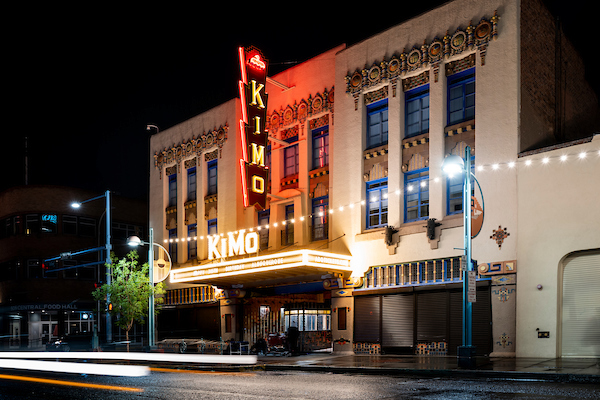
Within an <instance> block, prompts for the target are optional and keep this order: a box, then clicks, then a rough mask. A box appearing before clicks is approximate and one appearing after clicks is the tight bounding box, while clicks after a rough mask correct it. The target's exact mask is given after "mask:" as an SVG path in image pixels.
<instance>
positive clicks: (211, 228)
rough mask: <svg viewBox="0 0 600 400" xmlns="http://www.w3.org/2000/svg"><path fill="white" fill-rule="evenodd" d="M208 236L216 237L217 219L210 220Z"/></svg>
mask: <svg viewBox="0 0 600 400" xmlns="http://www.w3.org/2000/svg"><path fill="white" fill-rule="evenodd" d="M206 232H207V234H208V235H216V234H217V233H219V232H218V230H217V219H216V218H214V219H209V220H208V228H207V231H206Z"/></svg>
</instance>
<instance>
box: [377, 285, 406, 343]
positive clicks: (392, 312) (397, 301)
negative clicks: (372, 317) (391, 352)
mask: <svg viewBox="0 0 600 400" xmlns="http://www.w3.org/2000/svg"><path fill="white" fill-rule="evenodd" d="M381 346H382V347H413V346H414V295H413V294H396V295H389V296H383V298H382V299H381Z"/></svg>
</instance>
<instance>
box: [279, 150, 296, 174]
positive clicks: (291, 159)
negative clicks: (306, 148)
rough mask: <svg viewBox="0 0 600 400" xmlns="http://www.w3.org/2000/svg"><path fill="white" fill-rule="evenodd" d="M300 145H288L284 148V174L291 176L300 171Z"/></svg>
mask: <svg viewBox="0 0 600 400" xmlns="http://www.w3.org/2000/svg"><path fill="white" fill-rule="evenodd" d="M298 161H299V154H298V145H297V144H295V145H293V146H288V147H286V148H285V149H283V176H284V177H286V176H291V175H294V174H297V173H298Z"/></svg>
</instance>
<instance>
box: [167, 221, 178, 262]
mask: <svg viewBox="0 0 600 400" xmlns="http://www.w3.org/2000/svg"><path fill="white" fill-rule="evenodd" d="M175 239H177V229H169V255H170V256H171V261H172V262H173V264H175V263H176V262H177V242H176V241H175Z"/></svg>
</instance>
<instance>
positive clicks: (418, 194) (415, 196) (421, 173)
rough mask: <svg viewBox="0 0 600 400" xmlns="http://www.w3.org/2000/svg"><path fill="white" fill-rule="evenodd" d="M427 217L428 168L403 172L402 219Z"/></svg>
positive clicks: (407, 220) (409, 219)
mask: <svg viewBox="0 0 600 400" xmlns="http://www.w3.org/2000/svg"><path fill="white" fill-rule="evenodd" d="M427 217H429V168H425V169H421V170H417V171H410V172H407V173H406V174H404V221H405V222H411V221H418V220H420V219H426V218H427Z"/></svg>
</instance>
